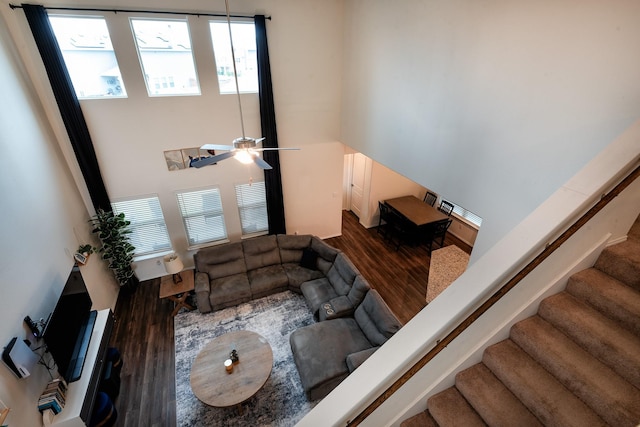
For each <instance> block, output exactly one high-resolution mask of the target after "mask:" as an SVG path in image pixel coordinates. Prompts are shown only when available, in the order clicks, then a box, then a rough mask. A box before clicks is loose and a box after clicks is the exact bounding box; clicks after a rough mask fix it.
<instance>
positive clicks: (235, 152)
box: [191, 0, 299, 169]
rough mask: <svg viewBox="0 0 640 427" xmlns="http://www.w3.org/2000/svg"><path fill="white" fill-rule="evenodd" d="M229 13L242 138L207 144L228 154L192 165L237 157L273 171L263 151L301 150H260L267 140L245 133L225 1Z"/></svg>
mask: <svg viewBox="0 0 640 427" xmlns="http://www.w3.org/2000/svg"><path fill="white" fill-rule="evenodd" d="M224 4H225V7H226V11H227V26H228V28H229V42H230V43H231V60H232V62H233V77H234V79H235V82H236V95H237V96H238V109H239V110H240V127H241V128H242V137H240V138H236V139H234V140H233V145H217V144H205V145H203V146H202V147H200V149H202V150H207V151H209V150H221V151H226V153H222V154H216V155H212V156H209V157H202V158H200V159H198V160H196V161H194V162H192V163H191V165H192V166H194V167H196V168H201V167H203V166H208V165H212V164H215V163H218V162H219V161H221V160H225V159H228V158H231V157H235V158H236V160H238V161H239V162H241V163H244V164H251V163H252V162H253V163H255V164H256V165H258V166H259V167H260V168H262V169H272V167H271V165H270V164H269V163H267V162H265V161H264V160H263V159H262V158H261V157H260V155H259V153H260V152H261V151H267V150H299V148H280V147H273V148H267V147H265V148H258V147H257V146H258V144H259V143H260V142H262V141H263V140H264V139H265V138H258V139H256V138H251V137H249V136H246V134H245V132H244V120H243V115H242V102H241V101H240V87H239V85H238V72H237V70H236V55H235V51H234V49H233V36H232V35H231V16H230V14H229V0H225V1H224Z"/></svg>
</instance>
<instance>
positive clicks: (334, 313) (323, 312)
mask: <svg viewBox="0 0 640 427" xmlns="http://www.w3.org/2000/svg"><path fill="white" fill-rule="evenodd" d="M353 310H354V307H353V305H351V302H350V301H349V298H347V297H346V296H345V295H340V296H339V297H336V298H332V299H331V300H330V301H329V302H325V303H323V304H322V305H320V310H318V317H319V318H320V320H321V321H322V320H331V319H337V318H339V317H346V316H350V315H352V314H353Z"/></svg>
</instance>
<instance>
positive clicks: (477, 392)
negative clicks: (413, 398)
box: [456, 363, 542, 427]
mask: <svg viewBox="0 0 640 427" xmlns="http://www.w3.org/2000/svg"><path fill="white" fill-rule="evenodd" d="M456 388H457V389H458V390H459V391H460V393H462V395H463V396H464V397H465V399H467V401H468V402H469V403H470V404H471V406H472V407H473V408H474V409H475V410H476V412H477V413H478V414H479V415H480V416H481V417H482V419H483V420H484V421H485V422H486V423H487V424H488V425H490V426H531V427H533V426H541V425H542V424H540V422H539V421H538V419H537V418H536V417H535V416H534V415H533V414H532V413H531V412H529V410H528V409H527V408H526V407H525V406H524V405H523V404H522V402H520V401H519V400H518V398H517V397H515V396H514V395H513V393H511V392H510V391H509V389H508V388H506V387H505V386H504V384H502V383H501V382H500V380H499V379H498V378H496V376H495V375H493V374H492V373H491V371H490V370H489V368H487V367H486V366H485V365H484V364H482V363H478V364H477V365H473V366H472V367H470V368H468V369H465V370H464V371H461V372H459V373H458V374H457V375H456Z"/></svg>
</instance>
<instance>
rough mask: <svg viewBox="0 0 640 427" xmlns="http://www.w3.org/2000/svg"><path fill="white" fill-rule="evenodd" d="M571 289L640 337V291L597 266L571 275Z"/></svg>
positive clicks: (573, 293) (569, 288) (569, 285)
mask: <svg viewBox="0 0 640 427" xmlns="http://www.w3.org/2000/svg"><path fill="white" fill-rule="evenodd" d="M566 290H567V292H569V293H570V294H571V295H573V296H574V297H576V298H578V299H580V300H583V301H585V302H587V303H588V304H590V305H591V306H593V307H595V308H596V309H597V310H598V311H600V312H601V313H602V314H604V315H605V316H607V317H609V318H611V319H613V320H615V321H617V322H619V323H620V324H621V325H623V326H624V327H625V328H627V329H628V330H630V331H631V332H633V333H634V334H636V335H638V336H640V292H639V291H637V290H635V289H633V288H631V287H630V286H627V285H625V284H624V283H622V282H620V281H619V280H617V279H614V278H613V277H611V276H609V275H608V274H605V273H603V272H602V271H600V270H598V269H596V268H588V269H586V270H582V271H580V272H578V273H576V274H574V275H572V276H571V277H570V278H569V282H568V283H567V289H566Z"/></svg>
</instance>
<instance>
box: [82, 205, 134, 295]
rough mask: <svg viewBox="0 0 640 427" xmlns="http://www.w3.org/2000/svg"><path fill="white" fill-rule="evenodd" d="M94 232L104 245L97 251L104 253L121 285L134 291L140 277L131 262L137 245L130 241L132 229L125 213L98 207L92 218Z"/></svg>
mask: <svg viewBox="0 0 640 427" xmlns="http://www.w3.org/2000/svg"><path fill="white" fill-rule="evenodd" d="M90 222H91V223H92V225H93V232H94V233H97V234H98V237H99V238H100V241H101V242H102V247H100V248H98V250H97V252H99V253H101V254H102V259H103V260H105V261H107V262H108V263H109V268H110V269H111V270H113V272H114V274H115V276H116V279H117V280H118V282H119V283H120V286H121V287H123V288H125V289H127V290H128V291H134V290H135V289H136V288H137V286H138V278H137V277H136V276H135V274H134V272H133V268H132V267H131V262H132V261H133V251H134V250H135V247H134V246H133V245H132V244H131V243H130V242H129V234H130V233H131V230H130V229H129V225H130V224H131V221H128V220H127V219H125V217H124V213H119V214H118V215H116V214H114V213H113V212H112V211H105V210H103V209H98V211H97V213H96V214H95V215H94V216H93V218H91V220H90Z"/></svg>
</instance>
